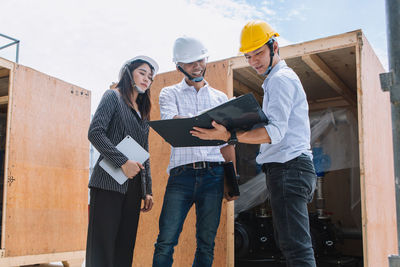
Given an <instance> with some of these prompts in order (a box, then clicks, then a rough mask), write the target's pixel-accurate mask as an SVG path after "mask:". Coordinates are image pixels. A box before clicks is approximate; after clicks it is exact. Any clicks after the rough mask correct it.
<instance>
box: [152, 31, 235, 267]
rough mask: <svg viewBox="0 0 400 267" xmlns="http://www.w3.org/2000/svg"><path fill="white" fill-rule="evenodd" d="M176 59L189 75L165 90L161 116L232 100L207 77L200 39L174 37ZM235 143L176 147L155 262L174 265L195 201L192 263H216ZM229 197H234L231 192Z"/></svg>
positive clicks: (184, 114)
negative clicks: (217, 238) (228, 163)
mask: <svg viewBox="0 0 400 267" xmlns="http://www.w3.org/2000/svg"><path fill="white" fill-rule="evenodd" d="M173 54H174V55H173V61H174V62H175V64H176V69H177V70H178V71H180V72H181V73H182V74H183V75H184V78H183V79H182V81H181V82H180V83H178V84H174V85H171V86H168V87H165V88H163V89H162V90H161V93H160V98H159V103H160V112H161V119H179V118H185V117H191V116H194V115H197V114H198V113H199V112H201V111H203V110H206V109H210V108H213V107H215V106H217V105H220V104H222V103H224V102H226V101H227V100H228V98H227V96H226V95H225V94H224V93H222V92H221V91H218V90H216V89H214V88H212V87H211V86H210V85H209V84H208V83H207V81H206V80H205V79H204V74H205V71H206V65H207V57H208V51H207V49H206V48H205V47H204V45H203V44H202V43H201V42H200V41H199V40H197V39H195V38H191V37H181V38H178V39H177V40H176V41H175V44H174V49H173ZM234 158H235V151H234V147H233V146H231V145H227V146H222V147H221V146H211V147H210V146H207V147H204V146H203V147H180V148H174V147H172V148H171V157H170V163H169V166H168V169H167V172H168V173H169V175H170V176H169V179H168V184H167V188H166V191H165V196H164V203H163V207H162V211H161V215H160V221H159V228H160V233H159V235H158V238H157V243H156V244H155V251H154V257H153V267H161V266H162V267H167V266H172V262H173V252H174V247H175V246H176V245H177V243H178V239H179V235H180V233H181V231H182V227H183V223H184V221H185V218H186V215H187V213H188V212H189V210H190V208H191V207H192V206H193V204H194V205H195V206H196V239H197V249H196V253H195V258H194V261H193V266H202V267H207V266H210V267H211V266H212V263H213V259H214V239H215V236H216V234H217V229H218V225H219V221H220V214H221V204H222V199H223V197H224V180H223V179H224V168H223V166H222V163H223V162H224V161H234ZM226 198H227V199H228V200H230V198H229V197H228V196H226Z"/></svg>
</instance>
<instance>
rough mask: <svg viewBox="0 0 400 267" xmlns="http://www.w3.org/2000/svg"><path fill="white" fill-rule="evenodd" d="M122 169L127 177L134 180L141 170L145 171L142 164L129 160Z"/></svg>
mask: <svg viewBox="0 0 400 267" xmlns="http://www.w3.org/2000/svg"><path fill="white" fill-rule="evenodd" d="M121 169H122V171H123V173H124V174H125V176H126V177H128V178H129V179H132V178H133V177H135V176H136V175H137V174H138V173H139V172H140V170H143V169H144V167H143V165H142V164H141V163H140V162H136V161H133V160H128V161H127V162H125V164H124V165H122V166H121Z"/></svg>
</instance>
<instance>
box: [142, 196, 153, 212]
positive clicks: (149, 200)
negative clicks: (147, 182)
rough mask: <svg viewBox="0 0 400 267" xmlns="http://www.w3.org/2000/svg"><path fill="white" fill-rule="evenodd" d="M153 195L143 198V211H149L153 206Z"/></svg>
mask: <svg viewBox="0 0 400 267" xmlns="http://www.w3.org/2000/svg"><path fill="white" fill-rule="evenodd" d="M153 204H154V202H153V196H151V195H146V198H145V199H144V200H143V208H142V209H141V211H143V212H148V211H150V210H151V209H152V208H153Z"/></svg>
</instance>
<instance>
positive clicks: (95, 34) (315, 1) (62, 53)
mask: <svg viewBox="0 0 400 267" xmlns="http://www.w3.org/2000/svg"><path fill="white" fill-rule="evenodd" d="M0 10H1V12H0V14H1V15H0V33H2V34H5V35H7V36H10V37H13V38H15V39H18V40H20V51H19V63H20V64H22V65H25V66H28V67H31V68H33V69H36V70H38V71H40V72H43V73H46V74H48V75H51V76H54V77H56V78H59V79H61V80H64V81H66V82H69V83H72V84H75V85H78V86H80V87H83V88H85V89H88V90H91V91H92V113H93V112H94V111H95V108H96V107H97V105H98V102H99V101H100V98H101V96H102V94H103V93H104V91H105V90H106V89H107V88H108V87H109V85H110V84H111V83H112V82H114V81H117V76H118V72H119V70H120V68H121V66H122V65H123V63H124V62H125V61H126V60H128V59H130V58H132V57H134V56H136V55H140V54H143V55H147V56H150V57H153V58H154V59H155V60H156V61H157V62H158V63H159V65H160V72H166V71H171V70H174V69H175V66H174V64H173V62H172V47H173V43H174V41H175V39H176V38H178V37H180V36H182V35H187V36H193V37H196V38H198V39H200V40H201V41H202V42H203V43H204V44H205V45H206V47H207V48H208V50H209V54H210V58H209V61H216V60H220V59H224V58H229V57H233V56H237V55H238V48H239V38H240V31H241V29H242V27H243V25H244V24H245V23H246V22H247V21H249V20H252V19H263V20H265V21H267V22H268V23H269V24H270V25H271V26H272V27H273V28H274V29H275V30H276V31H277V32H278V33H279V34H280V37H279V38H278V42H279V44H280V45H281V46H285V45H290V44H295V43H300V42H304V41H310V40H314V39H318V38H323V37H327V36H331V35H336V34H341V33H345V32H349V31H353V30H357V29H361V30H362V31H363V32H364V34H365V35H366V37H367V39H368V40H369V42H370V43H371V45H372V47H373V49H374V51H375V53H376V54H377V55H378V57H379V58H380V60H381V62H382V64H383V66H384V67H385V68H386V69H387V65H388V63H387V62H388V59H387V37H386V14H385V1H384V0H335V1H333V0H301V1H300V0H260V1H257V0H153V1H143V0H141V1H140V0H130V1H127V0H126V1H123V0H113V1H99V0H96V1H95V0H79V1H78V0H68V1H67V0H35V1H32V0H18V1H16V0H1V3H0ZM8 43H10V41H9V40H7V39H4V38H1V37H0V46H3V45H5V44H8ZM15 50H16V49H15V46H11V47H8V48H5V49H2V50H0V57H3V58H6V59H9V60H11V61H15Z"/></svg>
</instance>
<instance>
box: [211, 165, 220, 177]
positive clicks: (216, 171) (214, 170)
mask: <svg viewBox="0 0 400 267" xmlns="http://www.w3.org/2000/svg"><path fill="white" fill-rule="evenodd" d="M208 171H209V173H210V174H211V175H212V176H214V177H219V176H223V175H224V167H223V166H216V167H214V168H210V169H209V170H208Z"/></svg>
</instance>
